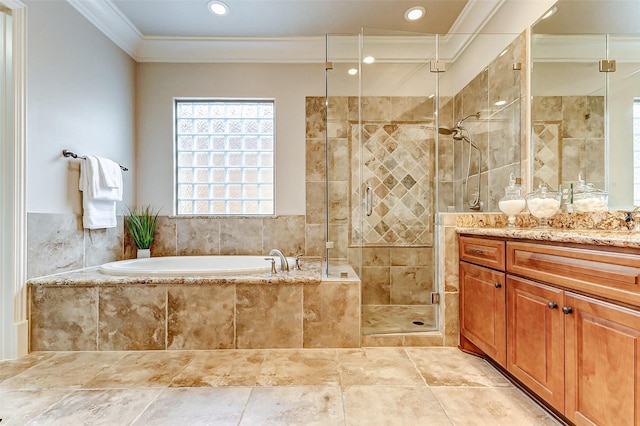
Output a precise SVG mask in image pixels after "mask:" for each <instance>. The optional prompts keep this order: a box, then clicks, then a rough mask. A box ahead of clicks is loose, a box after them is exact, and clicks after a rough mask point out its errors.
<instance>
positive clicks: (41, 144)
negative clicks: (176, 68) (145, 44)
mask: <svg viewBox="0 0 640 426" xmlns="http://www.w3.org/2000/svg"><path fill="white" fill-rule="evenodd" d="M26 4H27V32H28V33H27V117H28V118H27V211H28V212H40V213H75V214H81V212H82V210H81V206H82V199H81V193H80V192H79V191H78V177H79V160H70V159H66V158H64V157H62V154H61V152H62V150H63V149H64V148H67V149H70V150H72V151H74V152H76V153H78V154H81V155H86V154H92V155H98V156H104V157H108V158H112V159H113V160H115V161H118V162H119V163H120V164H123V165H126V166H129V167H130V169H131V171H130V172H126V173H124V185H125V191H124V202H125V203H130V202H131V201H132V200H133V197H134V192H133V189H134V188H133V182H134V174H135V173H136V169H135V168H133V167H132V166H133V165H134V164H133V161H134V131H135V127H134V123H135V114H134V113H135V110H134V84H135V62H134V61H133V60H132V59H131V58H130V57H129V56H128V55H126V54H125V53H124V52H123V51H122V50H120V49H119V48H118V47H116V45H115V44H113V43H112V42H111V41H110V40H109V39H107V38H106V37H105V36H104V35H103V34H102V33H101V32H100V31H99V30H97V29H96V28H95V27H94V26H93V25H92V24H90V23H89V22H88V21H87V20H86V19H85V18H83V17H82V16H81V15H80V14H79V13H78V12H76V10H75V9H73V8H72V7H71V6H70V5H69V4H68V3H67V2H64V1H30V0H28V1H26Z"/></svg>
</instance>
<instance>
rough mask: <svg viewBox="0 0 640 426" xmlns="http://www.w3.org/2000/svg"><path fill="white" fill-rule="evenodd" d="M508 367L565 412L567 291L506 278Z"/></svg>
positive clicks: (516, 278)
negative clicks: (563, 310)
mask: <svg viewBox="0 0 640 426" xmlns="http://www.w3.org/2000/svg"><path fill="white" fill-rule="evenodd" d="M507 306H508V315H507V318H508V319H507V335H508V337H507V342H508V349H507V370H508V371H509V372H510V373H511V374H513V376H514V377H516V378H517V379H518V380H520V381H521V382H522V383H523V384H524V385H526V386H527V387H528V388H529V389H531V390H532V391H533V392H534V393H535V394H536V395H538V396H539V397H540V398H542V399H544V400H545V401H546V402H547V403H549V404H550V405H551V406H552V407H553V408H555V409H556V410H558V411H559V412H563V411H564V387H565V382H564V314H563V312H562V307H563V306H564V292H563V291H562V290H558V289H556V288H553V287H550V286H547V285H543V284H539V283H536V282H533V281H531V280H527V279H524V278H520V277H516V276H512V275H509V276H508V277H507Z"/></svg>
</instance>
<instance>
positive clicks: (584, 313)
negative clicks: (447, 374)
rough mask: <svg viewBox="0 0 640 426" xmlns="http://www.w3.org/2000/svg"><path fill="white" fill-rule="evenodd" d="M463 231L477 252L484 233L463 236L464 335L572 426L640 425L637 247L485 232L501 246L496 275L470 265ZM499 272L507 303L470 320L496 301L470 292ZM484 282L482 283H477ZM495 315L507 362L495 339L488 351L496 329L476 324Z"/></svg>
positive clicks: (639, 270)
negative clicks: (495, 235) (500, 324)
mask: <svg viewBox="0 0 640 426" xmlns="http://www.w3.org/2000/svg"><path fill="white" fill-rule="evenodd" d="M466 238H473V247H474V249H475V250H480V248H479V247H482V245H483V243H482V240H485V239H484V238H483V237H477V236H474V237H468V236H460V246H461V248H460V260H461V261H460V274H461V275H460V276H461V281H460V283H461V289H460V292H461V304H460V310H461V311H460V315H461V340H462V338H464V339H469V340H470V341H471V342H473V343H474V344H475V345H476V346H477V347H478V348H479V349H480V350H482V351H484V352H485V354H486V355H487V356H489V357H491V358H492V359H494V360H495V361H496V362H498V363H499V364H500V365H502V366H504V368H505V369H506V371H507V372H508V373H509V374H510V375H511V376H513V377H514V378H515V379H517V380H518V381H519V382H521V383H522V384H523V385H525V386H526V387H528V388H529V389H530V390H531V391H532V392H533V393H535V394H536V395H537V396H538V397H539V398H540V399H541V400H543V401H544V402H545V403H546V404H547V405H548V406H550V407H552V408H553V409H554V410H556V411H557V412H558V413H560V414H562V415H563V416H564V417H565V418H566V419H568V420H569V421H570V422H572V423H574V424H576V425H599V426H607V425H611V426H614V425H615V426H621V425H635V426H639V425H640V251H635V250H629V249H614V248H609V247H598V246H588V245H580V246H578V245H568V244H561V243H557V244H556V243H538V242H528V241H515V240H507V239H504V240H502V241H501V240H499V239H496V238H487V239H486V241H487V244H490V245H496V244H498V243H502V244H504V255H505V262H504V269H503V272H500V271H496V270H493V269H491V268H487V267H486V266H481V265H472V264H470V262H469V257H468V256H467V257H466V259H465V256H463V248H462V247H463V246H464V245H465V239H466ZM497 262H498V263H497V264H499V261H497ZM487 270H490V271H493V273H495V274H498V275H492V274H489V272H487ZM481 271H482V272H481ZM501 273H502V274H503V277H504V282H503V285H502V286H501V288H500V289H501V290H502V294H504V295H505V296H504V303H505V306H504V309H503V310H501V309H499V308H498V307H492V309H490V310H486V309H485V311H484V312H485V313H486V314H485V317H484V321H485V322H486V323H485V325H484V326H482V325H478V324H475V323H476V322H477V321H481V318H480V315H475V316H474V315H473V314H472V313H474V311H475V310H476V309H482V306H484V305H486V303H488V300H492V301H493V302H494V303H498V300H499V299H498V298H497V297H494V298H493V299H488V298H487V297H486V296H485V297H484V299H483V298H481V297H479V295H478V294H477V293H478V291H476V290H475V289H476V288H486V289H488V288H489V282H490V281H491V280H494V279H496V278H497V277H499V276H500V274H501ZM483 281H487V282H486V284H485V287H481V286H480V285H479V284H478V282H483ZM469 289H474V290H471V291H470V293H469V294H467V295H465V294H464V293H465V292H466V291H469ZM487 293H488V291H487ZM501 312H503V313H504V315H505V317H504V318H505V335H506V338H505V342H504V353H505V354H506V360H503V359H502V358H501V357H502V352H500V351H498V350H496V347H497V344H496V345H494V346H491V345H489V349H490V351H485V349H484V347H486V345H485V346H483V344H484V340H488V337H487V336H492V335H491V334H490V333H488V332H485V334H481V333H480V332H479V331H478V330H482V329H483V327H486V328H492V327H494V326H495V324H496V320H495V316H496V315H500V313H501ZM465 315H466V317H465ZM489 317H491V320H490V321H488V318H489ZM492 330H493V331H494V334H493V335H495V334H497V333H495V328H493V329H492ZM493 341H494V342H497V341H498V340H497V339H495V338H494V340H493ZM494 356H495V358H494Z"/></svg>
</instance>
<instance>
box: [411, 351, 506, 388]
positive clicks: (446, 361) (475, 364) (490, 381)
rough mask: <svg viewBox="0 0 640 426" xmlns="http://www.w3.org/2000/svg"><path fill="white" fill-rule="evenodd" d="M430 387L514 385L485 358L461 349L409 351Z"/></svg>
mask: <svg viewBox="0 0 640 426" xmlns="http://www.w3.org/2000/svg"><path fill="white" fill-rule="evenodd" d="M406 351H407V353H408V354H409V356H410V357H411V359H412V360H413V362H414V363H415V365H416V367H417V368H418V370H419V371H420V374H422V377H424V379H425V380H426V382H427V384H428V385H429V386H488V387H496V386H511V384H510V383H509V382H508V381H507V380H506V379H505V378H504V377H503V376H502V375H501V374H500V373H498V372H497V371H496V370H495V369H494V368H493V367H491V366H490V365H489V364H487V362H486V361H484V360H483V359H481V358H478V357H476V356H473V355H469V354H465V353H464V352H462V351H460V350H459V349H457V348H406Z"/></svg>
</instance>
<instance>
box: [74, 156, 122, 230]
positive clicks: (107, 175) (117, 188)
mask: <svg viewBox="0 0 640 426" xmlns="http://www.w3.org/2000/svg"><path fill="white" fill-rule="evenodd" d="M102 164H104V166H103V167H101V165H102ZM113 165H115V166H116V167H117V171H114V170H113ZM107 185H114V186H112V187H109V186H107ZM78 188H79V189H80V191H82V192H83V196H82V210H83V212H82V224H83V227H84V228H86V229H101V228H114V227H116V201H120V200H122V172H121V170H120V166H119V165H118V164H117V163H115V162H113V161H111V160H107V159H102V158H99V157H95V156H93V155H88V156H87V158H86V160H85V161H83V162H82V163H80V182H79V183H78Z"/></svg>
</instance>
